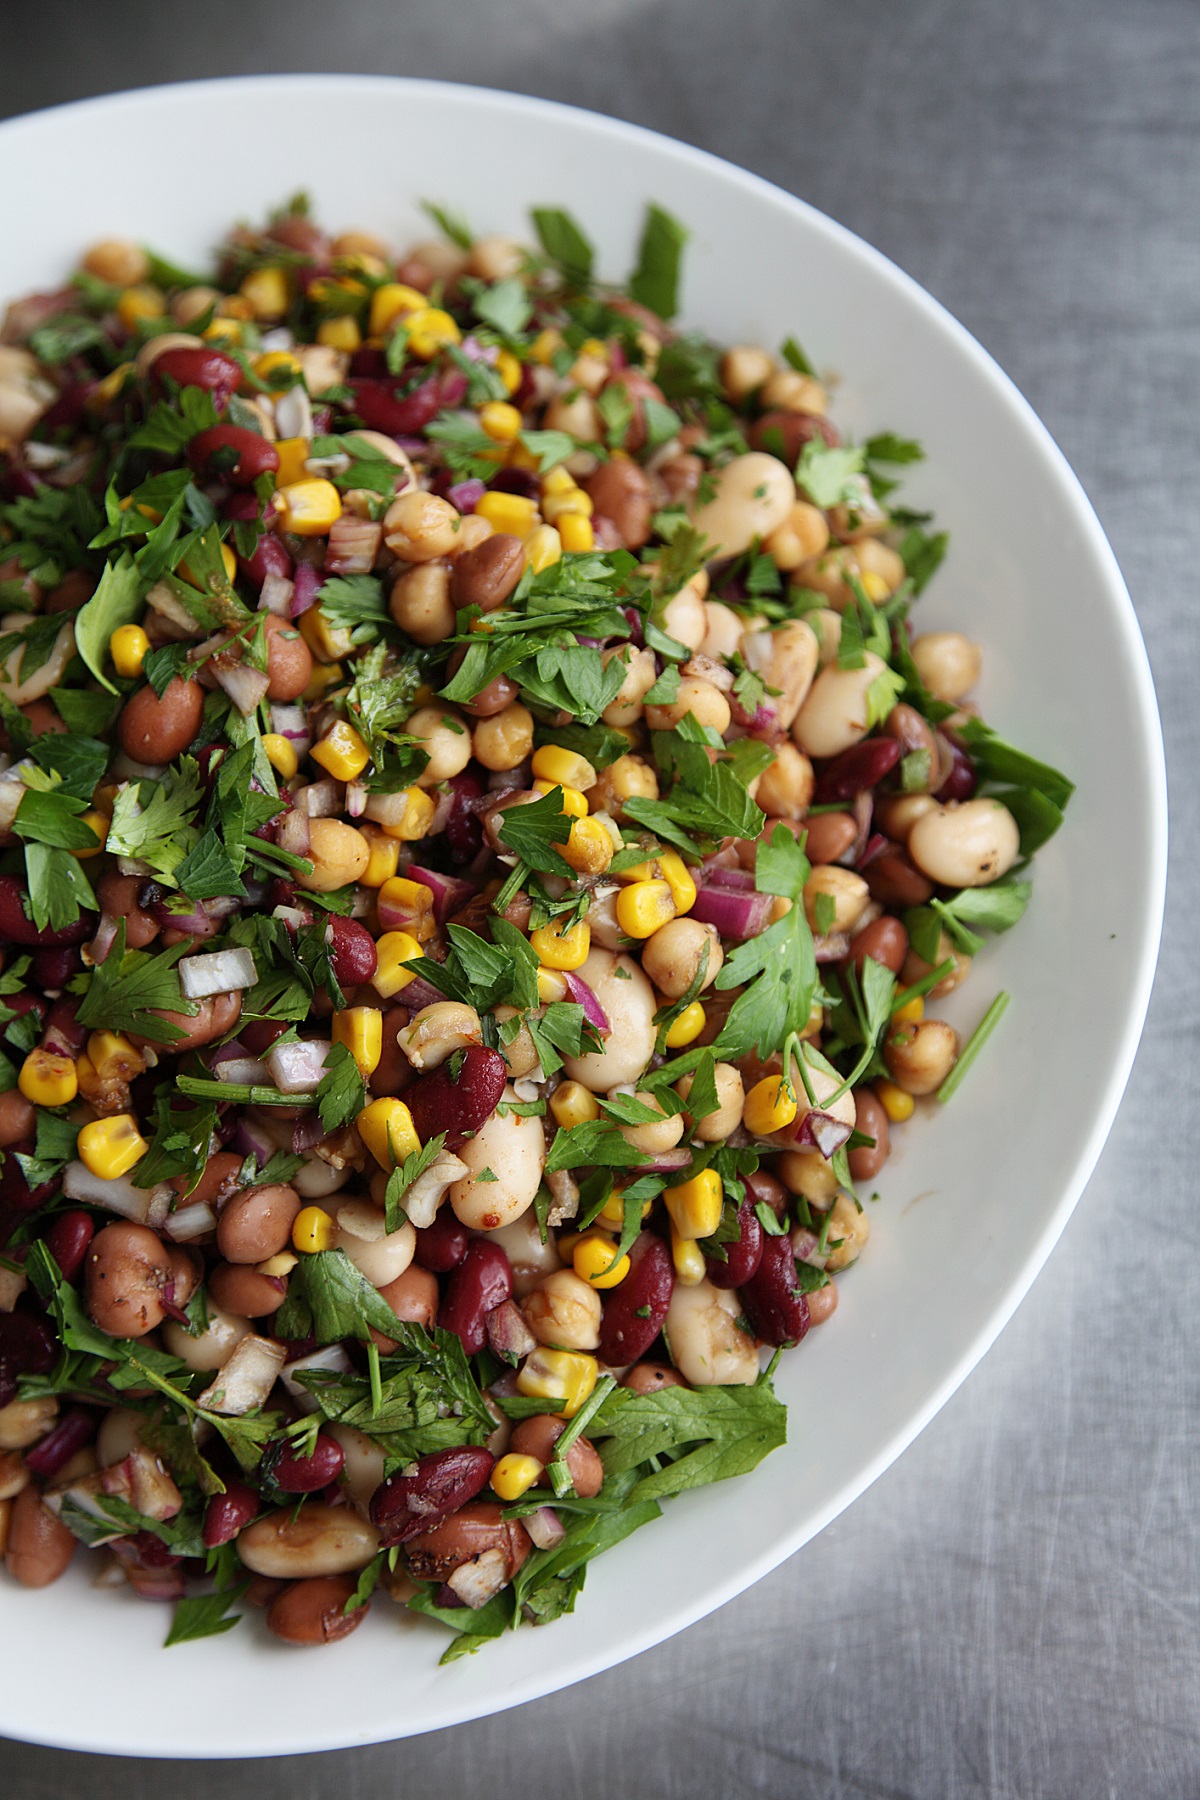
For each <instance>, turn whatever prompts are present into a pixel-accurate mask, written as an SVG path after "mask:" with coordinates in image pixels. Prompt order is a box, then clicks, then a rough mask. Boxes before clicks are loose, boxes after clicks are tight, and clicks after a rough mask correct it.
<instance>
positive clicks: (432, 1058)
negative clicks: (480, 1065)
mask: <svg viewBox="0 0 1200 1800" xmlns="http://www.w3.org/2000/svg"><path fill="white" fill-rule="evenodd" d="M396 1042H397V1043H398V1044H399V1046H400V1048H401V1050H402V1051H403V1052H404V1054H405V1056H407V1058H408V1060H409V1062H410V1063H411V1064H412V1066H413V1068H414V1069H422V1070H424V1069H436V1068H439V1067H440V1065H441V1064H442V1063H444V1062H445V1060H446V1058H447V1057H448V1056H453V1054H454V1052H455V1051H456V1050H465V1049H467V1048H468V1046H469V1045H472V1044H481V1043H482V1042H483V1027H482V1026H481V1025H480V1023H479V1014H478V1013H477V1012H476V1011H475V1008H474V1007H473V1006H466V1005H464V1004H463V1002H462V1001H461V1000H436V1001H434V1003H433V1005H432V1006H425V1007H422V1009H421V1011H420V1012H419V1013H417V1014H416V1015H415V1016H414V1017H413V1018H412V1019H410V1020H409V1022H408V1024H407V1025H405V1026H404V1027H403V1028H402V1029H401V1030H400V1031H398V1032H397V1034H396Z"/></svg>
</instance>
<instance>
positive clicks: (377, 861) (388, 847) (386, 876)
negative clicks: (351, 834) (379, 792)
mask: <svg viewBox="0 0 1200 1800" xmlns="http://www.w3.org/2000/svg"><path fill="white" fill-rule="evenodd" d="M266 741H267V740H266V738H264V739H263V743H264V744H265V743H266ZM358 829H359V830H360V831H361V833H362V835H363V836H364V837H365V838H366V840H367V844H368V845H369V847H370V851H371V860H370V862H369V863H368V864H367V866H366V868H365V869H364V870H363V872H362V874H361V875H360V876H359V878H358V879H359V881H360V882H361V883H362V885H363V887H370V888H381V887H382V886H383V884H384V882H385V881H390V880H391V879H392V877H393V875H394V874H395V873H396V870H397V869H398V868H399V866H400V845H399V843H398V842H397V841H396V839H395V838H390V837H389V836H388V835H387V832H386V831H384V830H383V829H382V828H381V827H380V826H378V825H372V824H365V825H360V826H359V828H358Z"/></svg>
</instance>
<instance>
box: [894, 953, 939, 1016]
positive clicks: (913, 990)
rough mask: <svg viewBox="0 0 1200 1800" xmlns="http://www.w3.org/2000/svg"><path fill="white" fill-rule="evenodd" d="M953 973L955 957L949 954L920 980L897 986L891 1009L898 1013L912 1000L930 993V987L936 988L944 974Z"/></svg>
mask: <svg viewBox="0 0 1200 1800" xmlns="http://www.w3.org/2000/svg"><path fill="white" fill-rule="evenodd" d="M953 973H954V958H953V957H952V956H948V957H947V958H946V960H945V962H944V963H939V964H938V966H937V968H936V969H930V971H929V973H928V975H922V977H921V979H920V981H913V982H910V983H909V985H908V987H905V988H897V989H896V992H895V993H894V994H893V996H892V1005H891V1011H892V1012H893V1013H898V1012H899V1011H900V1008H901V1007H902V1006H907V1005H908V1003H909V1001H910V1000H916V999H918V998H919V997H920V996H921V995H923V994H927V993H929V991H930V989H931V988H935V987H936V986H937V984H938V982H939V981H941V980H942V978H943V976H946V975H952V974H953Z"/></svg>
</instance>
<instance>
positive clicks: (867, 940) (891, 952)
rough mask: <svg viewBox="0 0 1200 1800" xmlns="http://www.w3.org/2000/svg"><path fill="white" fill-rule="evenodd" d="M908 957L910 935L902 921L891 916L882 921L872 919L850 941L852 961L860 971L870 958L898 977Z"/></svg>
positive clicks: (887, 915) (885, 916)
mask: <svg viewBox="0 0 1200 1800" xmlns="http://www.w3.org/2000/svg"><path fill="white" fill-rule="evenodd" d="M907 955H908V933H907V931H906V930H905V929H904V926H903V925H902V924H901V923H900V920H899V919H893V918H892V917H891V916H890V914H885V915H884V917H883V918H882V919H872V921H871V923H870V924H869V925H864V926H863V928H862V930H861V931H860V932H859V933H858V934H857V935H856V936H855V937H852V938H851V939H850V961H851V962H852V963H853V964H854V966H855V968H856V969H858V970H859V971H861V969H862V966H863V963H864V962H865V961H866V959H867V957H868V956H869V957H870V958H871V959H872V961H873V962H877V963H882V964H883V966H884V968H885V969H890V970H891V971H892V974H893V975H898V974H899V973H900V971H901V969H902V968H903V967H904V959H905V957H906V956H907Z"/></svg>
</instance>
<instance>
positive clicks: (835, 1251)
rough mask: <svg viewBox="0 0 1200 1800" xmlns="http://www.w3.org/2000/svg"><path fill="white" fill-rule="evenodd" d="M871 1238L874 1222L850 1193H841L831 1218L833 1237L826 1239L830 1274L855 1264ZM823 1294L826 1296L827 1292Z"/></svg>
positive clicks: (827, 1265)
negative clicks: (872, 1223)
mask: <svg viewBox="0 0 1200 1800" xmlns="http://www.w3.org/2000/svg"><path fill="white" fill-rule="evenodd" d="M870 1235H871V1221H870V1219H869V1218H868V1217H867V1215H866V1212H865V1211H864V1210H863V1208H862V1207H861V1206H859V1205H858V1204H857V1202H856V1201H854V1200H852V1199H851V1198H850V1196H849V1194H839V1195H838V1197H837V1199H836V1200H835V1201H834V1203H833V1208H832V1211H831V1213H830V1217H829V1235H828V1236H827V1237H826V1239H825V1242H826V1244H827V1245H828V1246H829V1254H828V1256H827V1257H826V1258H825V1268H826V1271H827V1273H828V1274H830V1275H832V1274H834V1273H835V1272H836V1271H837V1270H838V1269H848V1268H849V1267H850V1264H851V1263H852V1262H857V1261H858V1259H859V1257H860V1256H861V1255H862V1252H863V1248H864V1246H865V1244H866V1241H867V1239H868V1238H869V1237H870ZM821 1291H822V1293H823V1292H824V1289H822V1290H821Z"/></svg>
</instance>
